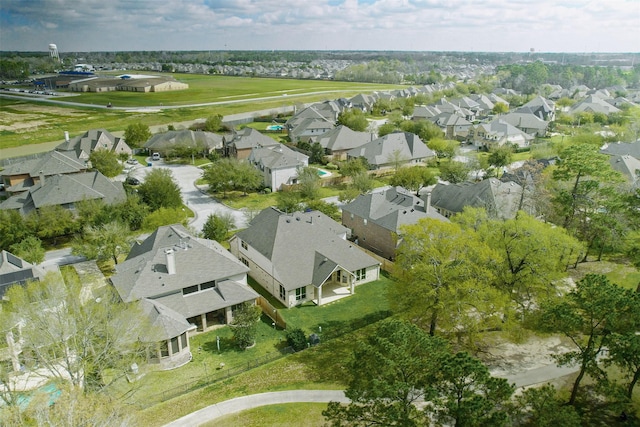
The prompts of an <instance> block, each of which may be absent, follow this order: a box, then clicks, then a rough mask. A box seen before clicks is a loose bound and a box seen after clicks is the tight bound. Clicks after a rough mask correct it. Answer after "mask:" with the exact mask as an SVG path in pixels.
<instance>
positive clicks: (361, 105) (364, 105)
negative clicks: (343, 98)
mask: <svg viewBox="0 0 640 427" xmlns="http://www.w3.org/2000/svg"><path fill="white" fill-rule="evenodd" d="M349 102H350V103H351V105H352V106H353V108H357V109H359V110H362V112H364V113H368V112H371V110H372V109H373V106H374V104H375V103H376V98H375V97H374V96H373V95H368V94H363V93H361V94H358V95H355V96H354V97H353V98H351V99H349Z"/></svg>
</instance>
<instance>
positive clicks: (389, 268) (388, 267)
mask: <svg viewBox="0 0 640 427" xmlns="http://www.w3.org/2000/svg"><path fill="white" fill-rule="evenodd" d="M353 244H354V245H355V243H353ZM356 246H358V245H356ZM358 249H360V250H361V251H362V252H365V253H366V254H367V255H369V256H372V257H373V258H375V259H376V260H378V262H379V263H380V264H381V265H380V268H381V269H383V270H384V271H386V272H388V273H393V269H394V267H395V264H394V262H393V261H389V260H388V259H386V258H383V257H381V256H380V255H378V254H376V253H375V252H371V251H370V250H369V249H365V248H363V247H362V246H358Z"/></svg>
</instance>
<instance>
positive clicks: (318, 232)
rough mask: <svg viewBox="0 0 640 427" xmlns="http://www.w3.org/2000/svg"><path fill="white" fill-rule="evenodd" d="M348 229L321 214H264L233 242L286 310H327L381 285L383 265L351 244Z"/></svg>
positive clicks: (267, 211) (237, 252)
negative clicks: (360, 288)
mask: <svg viewBox="0 0 640 427" xmlns="http://www.w3.org/2000/svg"><path fill="white" fill-rule="evenodd" d="M347 232H348V229H347V228H346V227H344V226H342V225H340V224H338V223H337V222H335V221H334V220H332V219H331V218H329V217H328V216H326V215H325V214H323V213H321V212H318V211H310V212H295V213H292V214H286V213H284V212H281V211H279V210H277V209H276V208H273V207H271V208H267V209H265V210H263V211H262V212H260V213H259V214H258V215H257V216H256V217H255V218H254V219H253V220H252V221H251V224H250V225H249V227H248V228H247V229H245V230H242V231H240V232H238V233H237V234H236V235H235V236H234V237H232V238H231V240H230V246H231V253H233V254H234V255H235V256H236V257H238V258H239V259H240V260H241V261H242V262H243V263H244V264H245V265H248V266H249V268H250V269H251V271H250V273H249V274H250V275H251V277H252V278H253V279H255V280H256V281H257V282H258V283H259V284H260V285H261V286H262V287H263V288H264V289H266V290H267V292H269V293H270V294H271V295H273V296H274V297H275V298H277V299H278V300H279V301H281V302H282V303H283V304H284V305H285V307H293V306H295V305H299V304H303V303H305V302H311V301H312V302H314V303H315V304H317V305H322V304H325V303H327V302H330V301H332V300H334V299H337V298H340V297H343V296H347V295H351V294H353V293H354V292H355V287H356V285H360V284H362V283H367V282H371V281H374V280H377V279H378V278H379V275H380V264H379V263H378V261H377V260H376V259H374V258H372V257H371V256H369V255H367V254H365V253H364V252H363V251H362V250H361V249H359V248H358V247H357V246H356V245H354V244H353V243H351V242H349V241H348V240H347Z"/></svg>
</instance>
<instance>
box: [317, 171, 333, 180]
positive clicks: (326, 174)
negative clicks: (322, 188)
mask: <svg viewBox="0 0 640 427" xmlns="http://www.w3.org/2000/svg"><path fill="white" fill-rule="evenodd" d="M318 176H319V177H320V178H327V177H329V176H331V172H329V171H327V170H324V169H318Z"/></svg>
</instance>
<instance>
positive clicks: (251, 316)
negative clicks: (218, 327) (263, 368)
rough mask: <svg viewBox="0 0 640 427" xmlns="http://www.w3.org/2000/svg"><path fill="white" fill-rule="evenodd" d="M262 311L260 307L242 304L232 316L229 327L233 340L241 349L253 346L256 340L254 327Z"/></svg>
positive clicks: (248, 303)
mask: <svg viewBox="0 0 640 427" xmlns="http://www.w3.org/2000/svg"><path fill="white" fill-rule="evenodd" d="M261 313H262V311H261V310H260V307H258V306H257V305H255V304H252V303H250V302H244V303H242V305H241V306H240V308H239V309H237V310H236V312H235V313H234V314H233V321H231V324H230V327H231V331H232V332H233V338H234V339H235V340H236V343H237V344H238V346H240V348H241V349H243V350H244V349H246V348H247V347H249V346H251V345H253V344H254V343H255V340H256V327H257V325H258V321H259V320H260V315H261Z"/></svg>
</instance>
